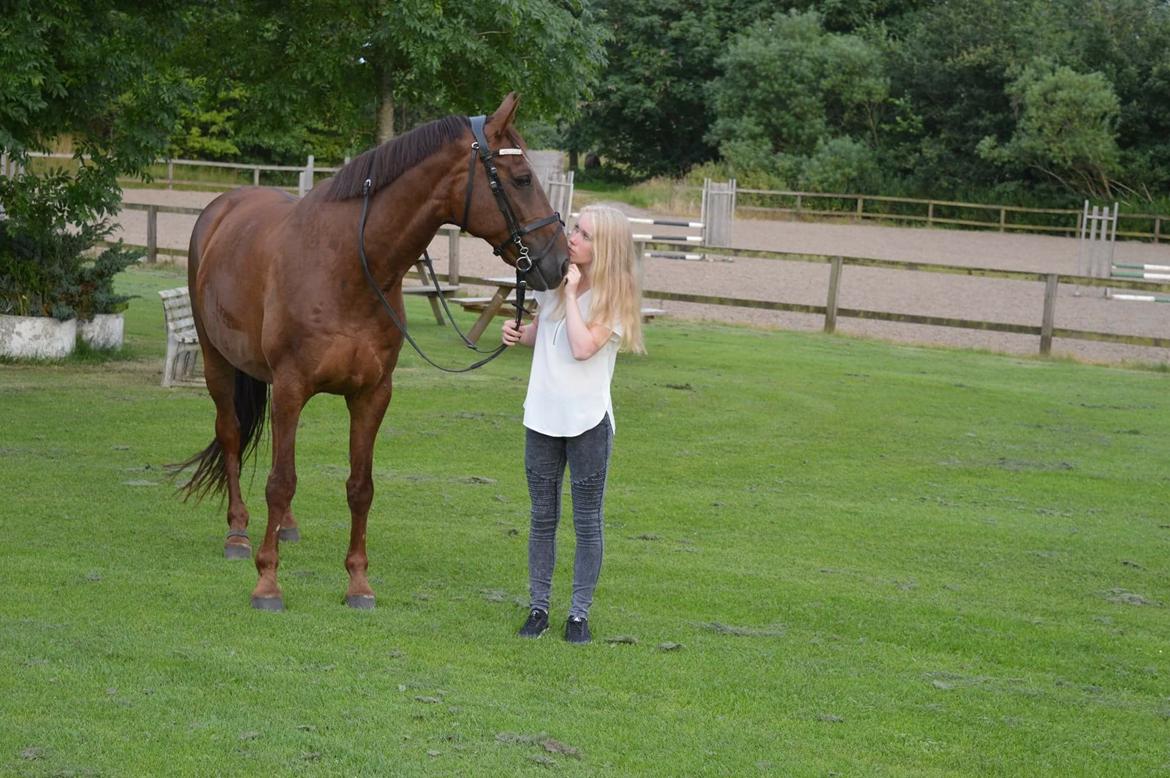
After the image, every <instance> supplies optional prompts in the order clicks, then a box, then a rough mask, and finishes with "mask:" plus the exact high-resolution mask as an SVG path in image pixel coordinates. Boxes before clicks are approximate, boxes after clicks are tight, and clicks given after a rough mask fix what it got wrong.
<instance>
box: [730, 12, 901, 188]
mask: <svg viewBox="0 0 1170 778" xmlns="http://www.w3.org/2000/svg"><path fill="white" fill-rule="evenodd" d="M719 65H720V66H721V68H722V70H723V75H721V76H720V77H719V78H717V79H715V80H714V81H713V82H712V83H711V85H710V96H711V102H712V105H713V106H714V112H715V115H716V117H717V118H716V120H715V122H714V124H713V125H712V127H711V131H710V133H709V138H710V139H711V140H713V141H715V142H717V143H718V144H719V149H720V152H721V154H722V155H723V158H724V159H725V160H727V161H728V162H729V163H731V165H732V166H733V167H734V168H736V169H737V170H753V169H754V170H765V171H767V172H769V173H771V174H773V175H774V176H776V178H777V179H778V180H779V181H780V182H787V183H796V182H797V181H802V180H804V178H805V169H806V167H808V163H809V161H810V160H812V159H814V158H816V163H815V165H813V166H812V167H809V168H808V170H809V174H810V175H813V176H814V178H816V179H817V180H818V181H820V182H828V181H830V180H831V181H833V182H835V183H839V184H845V183H847V182H849V181H850V180H860V179H861V178H863V177H864V178H872V177H873V176H872V169H873V166H874V163H873V161H872V158H873V153H872V149H873V147H875V146H876V144H877V142H878V131H879V126H880V124H881V115H882V112H883V110H884V107H885V105H886V102H887V97H888V90H889V83H888V80H887V79H886V77H885V75H884V72H883V62H882V58H881V52H880V51H879V49H877V48H876V47H875V46H873V45H871V44H870V43H868V42H867V41H865V40H864V39H863V38H861V37H860V36H857V35H844V34H837V33H827V32H825V30H824V29H823V27H822V26H821V18H820V16H819V15H818V14H817V13H815V12H812V11H809V12H804V13H777V14H775V15H773V16H772V17H770V18H768V19H765V20H763V21H760V22H757V23H756V24H754V25H752V26H751V27H749V28H748V29H747V30H746V31H745V32H744V33H743V34H742V35H740V36H738V37H737V38H736V39H735V40H734V41H733V43H732V44H731V46H730V48H729V49H728V51H727V53H726V54H725V55H724V56H723V57H721V58H720V59H719ZM867 148H868V150H867ZM862 157H864V158H865V159H866V160H867V161H866V162H865V164H864V167H865V173H864V175H862V171H861V170H860V169H859V170H858V176H855V177H852V178H850V177H849V176H843V175H842V173H843V170H842V163H843V161H844V160H846V159H852V160H854V161H860V159H861V158H862ZM830 169H836V170H837V171H838V172H837V173H834V174H833V175H829V174H828V171H829V170H830ZM813 170H816V171H818V172H816V173H815V174H814V173H813V172H812V171H813Z"/></svg>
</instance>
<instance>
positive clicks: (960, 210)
mask: <svg viewBox="0 0 1170 778" xmlns="http://www.w3.org/2000/svg"><path fill="white" fill-rule="evenodd" d="M738 194H740V195H750V196H752V197H748V198H745V199H746V200H748V202H749V203H760V202H767V201H768V200H778V201H780V204H778V205H758V204H757V205H753V204H744V203H740V204H739V205H738V210H739V211H743V212H745V213H759V214H786V215H789V216H793V217H795V218H798V219H800V218H804V217H811V218H820V217H834V218H839V219H840V218H847V219H851V220H853V221H859V222H860V221H865V220H867V219H868V220H875V221H886V222H909V223H914V224H926V225H927V226H934V225H939V226H954V227H977V228H981V229H991V230H998V231H999V232H1006V231H1009V230H1015V231H1020V232H1038V233H1058V234H1067V235H1074V236H1075V235H1077V234H1079V232H1080V229H1081V218H1082V213H1083V211H1082V210H1078V209H1074V208H1025V207H1023V206H1017V205H995V204H986V203H964V202H957V201H954V200H922V199H917V198H913V197H885V196H880V195H861V194H830V193H823V192H796V191H779V190H771V189H739V190H738ZM830 205H836V206H837V207H836V208H832V207H828V206H830ZM1036 217H1047V218H1044V219H1043V220H1044V221H1047V222H1048V223H1046V224H1040V223H1037V222H1038V221H1039V220H1040V219H1037V218H1036ZM1029 219H1031V220H1029ZM1118 219H1119V221H1120V222H1121V223H1122V224H1123V225H1124V224H1128V225H1129V226H1128V227H1126V228H1124V229H1118V231H1117V235H1118V237H1123V238H1135V239H1138V240H1152V241H1154V242H1155V243H1158V242H1160V241H1163V240H1167V239H1168V238H1170V235H1166V234H1164V233H1163V231H1162V226H1163V223H1164V222H1170V216H1167V215H1164V214H1155V213H1122V214H1119V215H1118Z"/></svg>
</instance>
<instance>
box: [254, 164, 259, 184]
mask: <svg viewBox="0 0 1170 778" xmlns="http://www.w3.org/2000/svg"><path fill="white" fill-rule="evenodd" d="M252 186H260V168H259V167H254V168H252Z"/></svg>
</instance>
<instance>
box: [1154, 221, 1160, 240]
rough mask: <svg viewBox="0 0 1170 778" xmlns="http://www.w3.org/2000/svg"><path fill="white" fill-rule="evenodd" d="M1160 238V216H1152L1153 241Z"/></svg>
mask: <svg viewBox="0 0 1170 778" xmlns="http://www.w3.org/2000/svg"><path fill="white" fill-rule="evenodd" d="M1160 240H1162V217H1161V216H1155V217H1154V243H1157V242H1158V241H1160Z"/></svg>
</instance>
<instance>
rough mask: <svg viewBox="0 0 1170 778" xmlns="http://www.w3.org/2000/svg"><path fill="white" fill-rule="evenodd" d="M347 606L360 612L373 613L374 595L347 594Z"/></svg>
mask: <svg viewBox="0 0 1170 778" xmlns="http://www.w3.org/2000/svg"><path fill="white" fill-rule="evenodd" d="M345 604H346V605H348V606H349V607H351V608H356V609H358V610H362V611H372V610H373V609H374V595H372V594H347V595H345Z"/></svg>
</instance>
